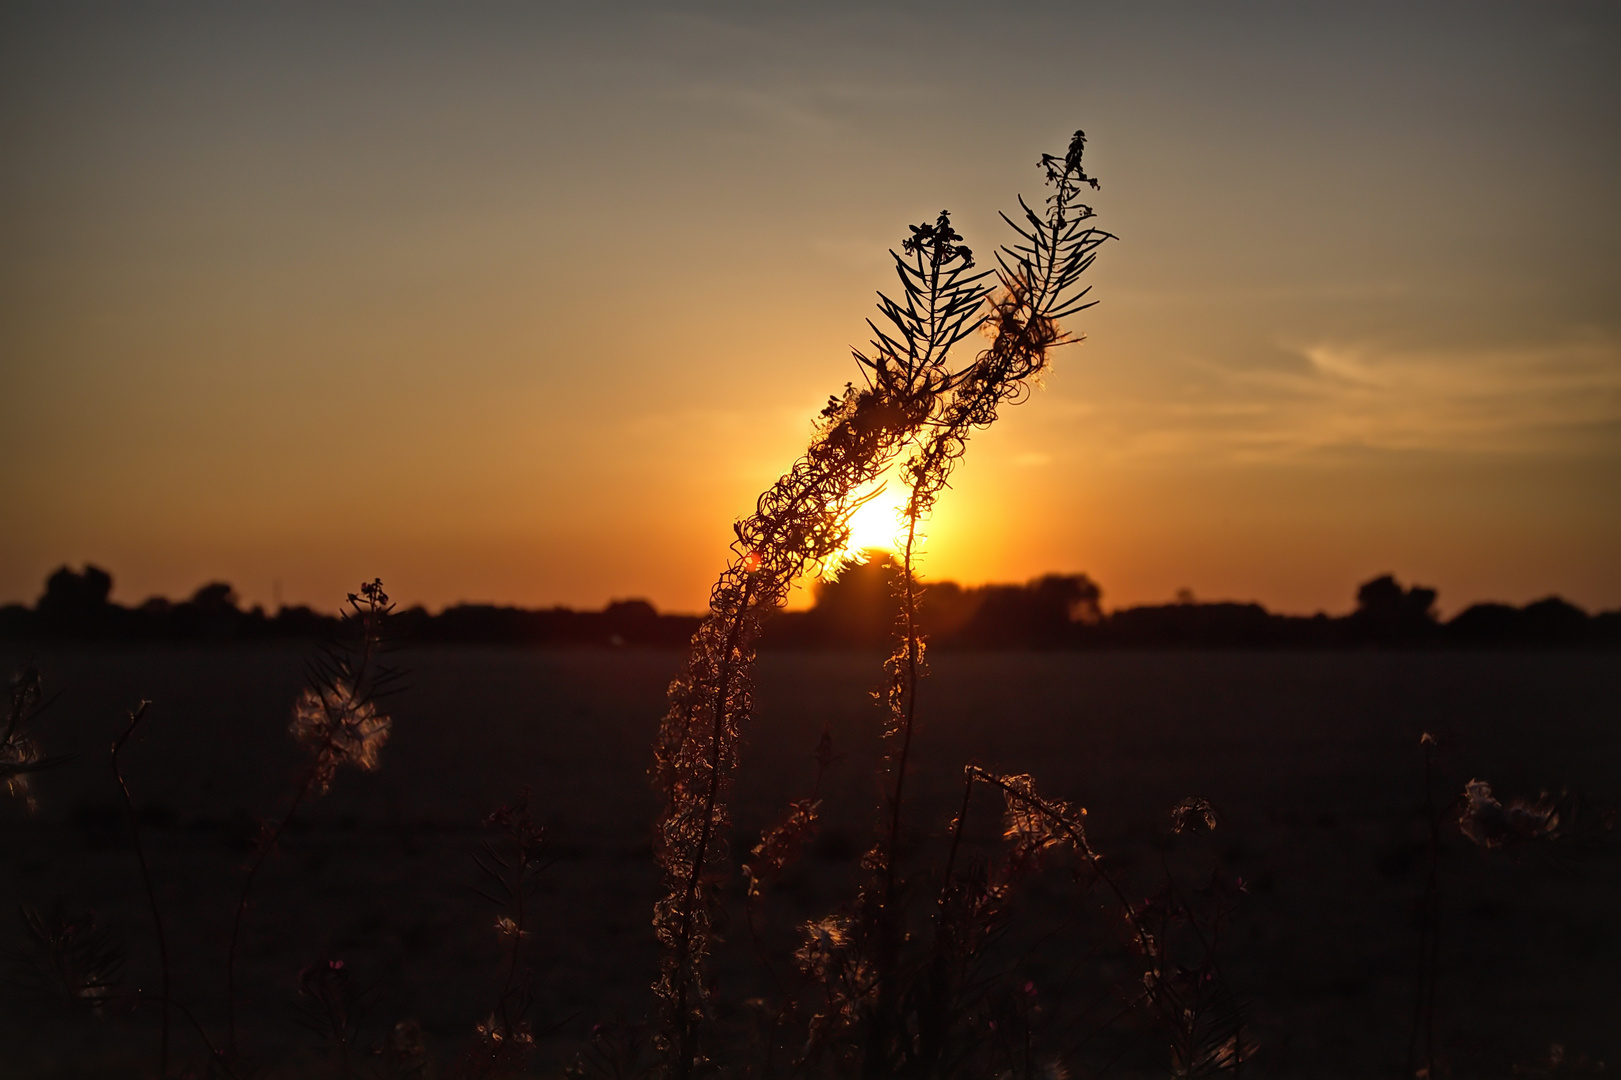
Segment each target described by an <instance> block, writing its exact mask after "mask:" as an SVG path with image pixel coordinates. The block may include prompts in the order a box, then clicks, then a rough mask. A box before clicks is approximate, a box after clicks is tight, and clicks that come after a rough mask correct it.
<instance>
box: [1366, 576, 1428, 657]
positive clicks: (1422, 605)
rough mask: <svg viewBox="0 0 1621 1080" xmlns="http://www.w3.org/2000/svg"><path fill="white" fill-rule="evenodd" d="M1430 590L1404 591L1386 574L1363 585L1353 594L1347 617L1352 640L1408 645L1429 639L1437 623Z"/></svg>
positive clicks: (1423, 588) (1414, 588)
mask: <svg viewBox="0 0 1621 1080" xmlns="http://www.w3.org/2000/svg"><path fill="white" fill-rule="evenodd" d="M1435 598H1436V592H1435V590H1434V589H1429V588H1425V587H1424V586H1422V585H1415V586H1413V587H1412V588H1410V589H1404V588H1402V586H1401V583H1400V582H1398V581H1397V580H1396V579H1395V578H1394V577H1392V576H1391V575H1389V574H1385V575H1383V576H1381V577H1376V578H1374V579H1373V580H1372V581H1369V582H1366V583H1364V584H1363V585H1362V587H1361V588H1359V589H1357V591H1356V604H1357V608H1356V611H1355V612H1354V613H1353V614H1352V615H1351V619H1350V622H1351V626H1352V629H1353V632H1354V636H1355V637H1356V638H1357V639H1358V640H1361V641H1368V642H1379V643H1395V642H1410V641H1414V640H1418V639H1422V638H1425V637H1428V636H1431V635H1433V634H1434V633H1435V631H1436V629H1437V626H1438V623H1437V619H1436V612H1435Z"/></svg>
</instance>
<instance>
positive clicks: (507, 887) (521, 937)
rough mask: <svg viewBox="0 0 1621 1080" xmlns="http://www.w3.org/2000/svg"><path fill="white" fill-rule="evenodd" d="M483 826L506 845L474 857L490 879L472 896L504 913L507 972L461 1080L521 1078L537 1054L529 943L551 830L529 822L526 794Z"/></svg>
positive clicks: (499, 926)
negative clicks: (527, 955)
mask: <svg viewBox="0 0 1621 1080" xmlns="http://www.w3.org/2000/svg"><path fill="white" fill-rule="evenodd" d="M484 825H485V827H486V828H493V829H497V830H499V831H500V833H501V842H500V843H499V844H497V843H491V842H489V841H485V842H484V843H483V844H481V845H480V850H479V852H478V853H476V854H475V855H474V856H473V858H474V861H475V862H477V863H478V868H479V870H481V871H483V874H484V877H485V887H484V888H480V887H478V886H474V890H473V891H474V892H477V893H478V894H479V895H480V896H482V897H483V898H484V899H486V900H488V901H489V902H490V903H492V904H494V905H495V906H496V907H497V908H498V909H500V911H501V914H500V915H499V916H497V918H496V920H495V930H496V933H497V934H499V935H500V936H501V944H502V946H503V949H504V951H505V953H506V972H505V977H504V979H503V981H502V984H501V992H500V994H499V995H498V996H497V997H496V1003H495V1008H494V1010H492V1011H491V1013H490V1014H489V1016H488V1018H487V1019H485V1020H484V1021H483V1022H481V1023H480V1024H479V1025H478V1027H477V1030H476V1031H475V1032H474V1038H473V1042H472V1044H471V1045H470V1046H469V1047H468V1048H467V1050H466V1051H465V1052H464V1053H463V1055H462V1058H461V1062H460V1064H459V1066H458V1069H457V1075H458V1076H462V1077H467V1078H470V1080H493V1078H496V1077H505V1076H515V1075H518V1074H519V1073H521V1072H523V1071H524V1068H525V1066H526V1064H527V1062H528V1060H529V1056H530V1054H531V1053H532V1052H533V1051H534V1048H535V1035H534V1030H533V1028H532V1027H531V1026H530V1022H529V1019H528V1015H527V1014H528V1012H529V1007H530V1005H531V1004H532V1002H533V1000H534V992H533V989H532V987H531V985H530V972H529V971H528V970H527V968H526V967H525V955H524V944H525V942H526V941H527V940H528V939H529V937H530V936H531V935H532V934H533V933H534V931H533V930H532V929H531V928H530V924H531V922H532V920H533V910H532V908H531V905H530V901H531V899H532V898H533V896H534V893H535V890H537V889H538V888H539V887H540V873H541V871H542V870H543V869H545V866H544V864H543V863H542V862H541V853H542V851H543V850H544V847H545V842H546V830H545V829H544V828H543V827H541V826H539V825H536V824H535V823H534V821H533V820H532V819H531V817H530V814H529V793H528V792H527V791H525V792H523V793H522V794H520V795H519V796H518V798H517V799H516V800H515V801H513V802H512V803H511V804H506V805H502V806H501V807H499V808H498V809H496V810H495V811H494V812H493V813H491V814H490V816H489V817H487V818H485V819H484Z"/></svg>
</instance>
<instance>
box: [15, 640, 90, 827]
mask: <svg viewBox="0 0 1621 1080" xmlns="http://www.w3.org/2000/svg"><path fill="white" fill-rule="evenodd" d="M10 690H11V692H10V694H9V695H7V701H6V705H5V709H6V714H5V727H4V728H3V729H0V784H4V785H5V789H6V794H8V795H12V796H15V797H17V798H19V799H22V800H23V802H24V803H25V804H26V805H27V807H28V809H29V810H30V811H32V810H34V809H35V807H36V803H35V801H34V793H33V789H32V788H31V787H30V786H29V782H28V781H29V777H30V776H31V775H32V774H34V773H37V772H40V771H42V770H44V769H53V768H55V767H57V766H58V765H65V764H67V763H68V762H69V761H72V760H73V755H72V754H46V753H44V752H43V751H41V749H40V746H39V742H38V740H36V739H35V738H34V734H33V731H32V726H33V723H34V721H35V720H36V719H38V717H39V714H40V713H42V712H44V711H45V708H46V706H48V705H49V704H50V702H49V701H45V700H43V690H42V689H41V683H40V678H39V669H38V668H36V667H34V666H32V665H28V666H26V667H24V668H22V669H21V670H19V671H17V672H16V673H15V674H14V675H12V677H11V687H10Z"/></svg>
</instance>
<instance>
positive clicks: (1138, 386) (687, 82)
mask: <svg viewBox="0 0 1621 1080" xmlns="http://www.w3.org/2000/svg"><path fill="white" fill-rule="evenodd" d="M0 127H3V139H4V146H5V149H4V152H3V154H0V230H3V241H0V462H3V464H0V507H3V508H4V511H3V518H4V522H5V524H4V527H3V528H0V602H9V601H26V602H32V601H33V600H34V599H35V598H36V597H37V596H38V594H39V592H40V590H41V585H42V582H43V580H44V578H45V576H46V575H47V574H48V573H49V572H50V571H51V570H52V569H54V568H55V567H56V566H58V565H61V564H62V563H64V562H66V563H72V564H74V565H75V566H77V565H78V564H80V563H83V562H87V561H88V562H93V563H96V564H98V565H101V566H103V567H105V568H107V569H108V570H110V571H111V572H112V573H113V575H114V577H115V579H116V582H117V584H116V587H115V592H114V598H115V599H118V600H120V601H123V602H126V603H137V602H139V601H141V600H142V599H144V598H145V597H147V596H149V595H152V594H154V593H161V594H166V595H170V596H183V595H187V594H189V593H190V592H191V591H192V590H193V589H195V588H196V587H197V586H198V585H200V584H202V583H203V582H204V581H208V580H225V581H229V582H232V583H233V584H235V586H236V587H237V589H238V591H239V592H240V593H241V594H242V596H243V597H244V598H245V599H246V600H248V601H250V602H259V603H265V604H267V605H269V604H272V603H273V602H274V601H276V600H280V601H283V602H287V603H310V604H312V605H315V606H317V607H323V608H334V607H336V606H337V603H338V601H340V600H341V599H342V595H343V593H344V592H345V591H348V590H351V589H353V588H354V587H355V585H356V584H357V583H358V582H359V581H360V580H361V579H363V578H367V579H369V578H371V577H374V576H380V577H382V578H383V580H384V582H385V583H386V584H387V586H388V587H389V589H390V591H391V592H393V593H394V594H395V595H396V597H397V598H398V599H400V600H403V601H405V602H407V603H415V602H422V603H426V604H428V605H429V606H432V607H437V606H440V605H443V604H447V603H454V602H456V601H460V600H493V601H499V602H510V603H520V604H524V605H544V604H552V603H567V604H572V605H576V606H590V607H596V606H600V605H601V604H602V603H604V602H605V601H607V600H608V599H610V598H617V597H632V596H641V597H646V598H648V599H651V600H652V601H653V602H654V603H656V604H657V605H659V606H660V607H661V608H665V609H671V610H697V609H699V608H700V607H701V606H702V604H703V602H704V598H705V596H706V594H707V591H708V587H709V584H710V582H711V581H712V580H713V577H714V575H715V572H716V571H717V570H718V569H719V567H720V565H721V563H722V560H723V558H724V554H725V547H726V544H727V543H728V541H729V540H730V539H731V529H730V522H731V521H732V520H733V519H734V518H736V517H738V516H739V515H741V514H743V513H746V512H747V511H748V510H749V509H750V507H751V506H752V504H753V500H754V498H755V496H756V495H757V494H758V492H759V491H760V489H762V488H763V487H764V486H766V485H767V484H769V483H770V482H771V480H772V479H773V478H774V477H775V476H776V475H777V474H778V473H779V472H780V471H781V470H782V469H784V468H785V467H786V466H787V465H788V464H789V463H790V462H791V461H792V459H793V457H794V455H795V454H796V453H797V452H798V450H799V449H800V448H802V447H803V445H804V442H805V438H806V436H807V434H808V433H809V430H810V423H811V419H812V417H813V415H814V413H815V411H816V410H817V408H819V407H820V405H821V404H822V402H823V401H825V399H826V398H827V395H828V394H829V393H832V392H834V391H837V390H838V389H839V388H840V387H842V385H843V384H844V383H845V381H846V380H849V379H853V378H856V377H857V375H856V370H855V366H854V364H853V363H852V361H851V360H850V358H849V348H850V346H852V345H860V344H862V343H863V342H864V341H865V327H864V325H863V320H864V319H865V318H866V317H867V316H868V315H869V314H870V313H871V311H872V301H873V294H874V290H876V289H880V288H882V289H889V288H890V287H891V284H892V282H893V280H894V279H893V275H892V273H891V272H890V270H889V269H888V266H887V259H888V256H887V255H886V253H885V252H886V249H887V248H889V247H892V246H895V245H897V244H898V242H899V240H900V238H901V237H902V236H903V235H904V234H905V232H906V226H907V224H908V223H914V222H918V221H922V220H925V219H928V218H932V217H933V216H934V214H935V213H937V212H938V211H939V210H940V209H941V208H950V209H951V210H952V212H953V214H954V216H955V219H956V220H957V222H958V225H959V228H960V229H961V230H962V232H963V233H964V234H965V235H966V237H967V240H968V242H969V243H970V244H971V245H973V246H975V247H976V248H977V249H979V250H981V251H983V252H987V253H988V251H989V250H990V248H991V247H993V246H994V245H995V244H997V243H1000V242H1003V241H1005V240H1006V239H1007V237H1008V235H1009V234H1008V233H1007V231H1006V230H1005V228H1004V227H1002V226H1001V225H1000V224H999V222H998V220H997V217H996V212H997V211H998V210H1003V209H1008V208H1010V207H1014V206H1015V205H1016V204H1015V196H1016V195H1017V194H1018V193H1021V192H1023V193H1024V194H1025V195H1026V196H1027V197H1039V196H1041V194H1042V192H1041V185H1040V178H1039V174H1038V173H1037V170H1036V169H1035V162H1036V158H1037V156H1038V155H1039V154H1040V153H1041V152H1043V151H1056V152H1061V151H1062V149H1063V147H1064V145H1065V143H1066V142H1067V140H1068V137H1069V135H1070V133H1071V132H1072V131H1074V130H1075V129H1076V128H1078V127H1079V128H1084V129H1085V130H1086V132H1087V134H1088V136H1089V137H1090V142H1089V146H1088V154H1087V160H1088V165H1089V171H1091V172H1093V173H1094V174H1095V175H1097V176H1098V177H1099V178H1100V179H1101V181H1102V190H1101V191H1099V192H1098V193H1097V194H1096V197H1095V200H1094V202H1095V205H1096V207H1097V210H1098V213H1099V221H1100V225H1101V226H1102V227H1103V228H1106V229H1108V230H1109V231H1111V232H1113V233H1115V234H1117V235H1118V237H1119V240H1118V242H1113V243H1110V244H1108V245H1107V246H1106V247H1105V248H1104V250H1103V251H1102V253H1101V255H1100V257H1099V259H1098V262H1097V265H1096V266H1095V268H1094V270H1093V273H1092V275H1091V276H1092V284H1093V287H1094V288H1093V296H1094V298H1096V299H1097V300H1098V301H1099V304H1098V306H1097V307H1096V308H1094V309H1092V310H1091V311H1089V312H1086V313H1084V314H1083V315H1082V316H1081V317H1079V318H1078V319H1076V320H1073V321H1072V322H1071V324H1070V326H1069V328H1070V329H1071V330H1073V331H1076V332H1079V333H1084V334H1085V335H1086V337H1087V341H1086V342H1085V343H1084V344H1082V345H1080V346H1079V347H1076V348H1070V349H1065V350H1062V351H1060V352H1059V353H1058V354H1057V356H1056V363H1055V366H1054V368H1053V370H1052V372H1051V373H1050V375H1049V376H1048V378H1047V380H1046V383H1045V386H1044V388H1043V389H1042V390H1041V391H1039V392H1038V393H1037V394H1035V395H1034V396H1033V397H1032V398H1031V399H1030V401H1029V402H1027V403H1026V404H1023V405H1021V406H1019V407H1018V408H1016V409H1012V410H1009V411H1008V412H1007V413H1006V414H1005V415H1004V417H1003V420H1002V422H1000V423H999V424H998V425H997V427H996V428H995V429H993V430H992V431H991V432H989V433H988V434H985V435H984V436H982V437H980V438H979V439H977V440H976V441H975V442H974V443H973V445H972V446H971V447H970V451H969V454H968V457H967V460H966V464H965V465H964V466H963V468H962V469H961V471H960V473H959V474H958V478H957V482H956V484H955V488H954V490H953V491H952V492H951V493H950V494H948V496H947V497H946V499H945V500H944V502H943V503H942V506H941V509H940V511H939V513H938V515H937V517H936V519H935V521H934V522H933V523H932V525H931V527H930V529H929V535H930V541H929V551H928V555H927V561H926V563H925V572H926V573H927V574H928V575H929V576H932V577H935V578H955V579H957V580H960V581H964V582H975V583H977V582H985V581H1022V580H1025V579H1027V578H1030V577H1033V576H1036V575H1038V574H1041V573H1044V572H1048V571H1059V572H1085V573H1087V574H1090V575H1091V576H1092V577H1093V578H1094V579H1095V580H1097V581H1098V582H1099V583H1100V584H1101V585H1102V586H1103V589H1104V599H1105V603H1106V605H1108V606H1116V605H1125V604H1133V603H1144V602H1154V601H1164V600H1168V599H1170V598H1171V597H1172V596H1173V595H1174V594H1175V593H1176V591H1177V590H1178V589H1180V588H1188V589H1191V590H1192V591H1193V593H1194V594H1195V595H1196V596H1198V597H1200V598H1203V599H1240V600H1259V601H1261V602H1262V603H1265V604H1266V605H1268V606H1269V607H1272V608H1273V609H1275V610H1283V611H1299V612H1307V611H1314V610H1318V609H1326V610H1329V611H1343V610H1345V609H1347V608H1348V607H1349V606H1350V605H1351V603H1352V597H1353V593H1354V590H1355V587H1356V585H1357V583H1358V582H1360V581H1363V580H1366V579H1368V578H1370V577H1372V576H1375V575H1377V574H1380V573H1385V572H1391V573H1395V574H1396V575H1397V576H1398V577H1400V578H1401V579H1403V580H1404V581H1409V582H1414V581H1416V582H1419V583H1423V584H1427V585H1431V586H1434V587H1436V588H1438V589H1439V590H1440V592H1441V602H1442V606H1443V608H1444V609H1446V610H1447V611H1449V612H1450V611H1455V610H1457V609H1458V608H1459V607H1461V606H1463V605H1465V604H1467V603H1469V602H1472V601H1477V600H1503V601H1510V602H1515V603H1520V602H1525V601H1528V600H1532V599H1536V598H1539V597H1542V596H1545V595H1548V594H1550V593H1559V594H1561V595H1563V596H1565V597H1566V598H1568V599H1570V600H1573V601H1575V602H1577V603H1580V604H1582V605H1584V606H1586V607H1588V608H1590V609H1598V608H1614V607H1617V606H1621V554H1618V553H1621V201H1618V197H1617V193H1618V192H1621V7H1617V6H1616V5H1614V4H1575V3H1557V2H1550V3H1538V4H1531V3H1526V4H1515V5H1502V4H1490V3H1467V4H1465V3H1459V4H1411V3H1399V4H1391V5H1386V6H1380V5H1376V4H1370V3H1364V4H1356V5H1326V4H1301V3H1288V4H1275V5H1263V4H1221V5H1215V4H1209V3H1188V4H1132V5H1126V4H1117V5H1111V6H1101V5H1097V6H1094V5H1086V4H1079V3H1054V4H1007V5H1001V4H984V3H976V4H940V3H929V4H921V3H920V4H915V5H854V6H849V7H839V6H837V5H833V4H820V3H819V4H814V5H812V4H795V5H788V4H760V3H753V4H744V3H738V4H718V3H694V4H684V5H675V4H671V5H663V4H612V3H602V4H569V5H562V4H519V3H484V4H458V5H449V4H446V5H442V6H438V7H428V6H422V5H404V4H390V5H379V4H367V5H359V4H352V5H351V4H307V5H306V4H283V3H276V4H270V3H265V4H257V5H248V4H223V3H208V4H179V3H174V4H162V5H156V4H152V5H136V4H126V3H117V4H111V3H110V4H105V5H86V4H41V5H37V6H28V5H22V4H8V5H6V6H5V8H4V10H3V12H0Z"/></svg>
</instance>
